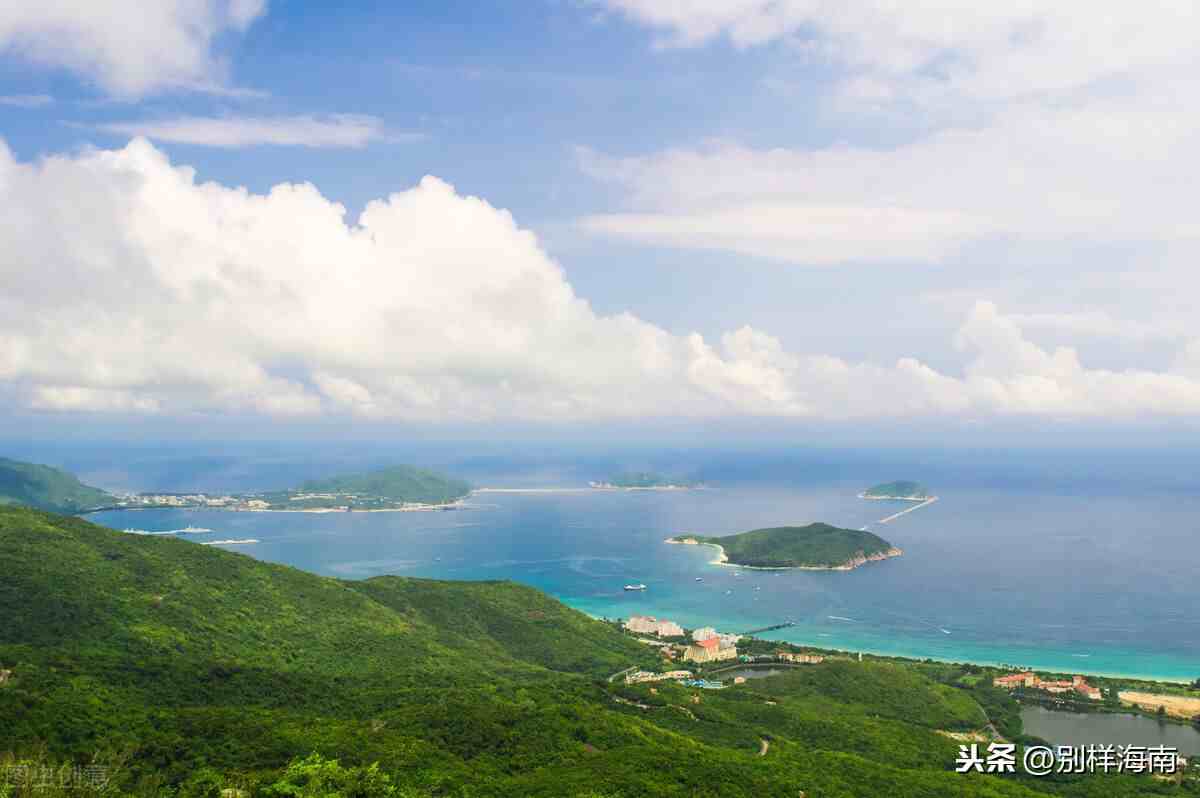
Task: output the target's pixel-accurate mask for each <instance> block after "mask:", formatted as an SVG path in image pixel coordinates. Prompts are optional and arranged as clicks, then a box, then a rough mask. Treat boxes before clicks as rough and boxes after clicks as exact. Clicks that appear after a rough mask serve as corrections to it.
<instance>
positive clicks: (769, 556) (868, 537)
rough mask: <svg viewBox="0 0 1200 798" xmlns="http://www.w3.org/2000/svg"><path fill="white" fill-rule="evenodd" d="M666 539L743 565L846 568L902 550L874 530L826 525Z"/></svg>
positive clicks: (727, 562) (833, 569)
mask: <svg viewBox="0 0 1200 798" xmlns="http://www.w3.org/2000/svg"><path fill="white" fill-rule="evenodd" d="M667 542H668V543H680V544H684V545H692V546H697V545H699V546H715V547H716V548H717V549H719V550H720V554H719V555H718V557H717V560H716V561H715V562H717V563H719V564H721V565H737V566H741V567H744V568H757V569H764V570H779V569H789V568H798V569H802V570H817V571H849V570H851V569H853V568H857V567H859V566H860V565H865V564H867V563H869V562H877V561H879V560H886V559H888V558H889V557H899V556H900V555H901V554H903V553H904V552H902V551H901V550H900V549H898V548H896V547H895V546H893V545H892V544H891V543H889V542H887V541H886V540H884V539H883V538H881V537H879V536H878V535H875V534H872V533H871V532H867V531H865V530H861V529H841V528H839V527H836V526H832V525H830V524H822V523H815V524H809V525H808V526H778V527H771V528H769V529H754V530H751V531H749V532H742V533H741V534H737V535H728V536H726V537H700V536H697V535H681V536H678V537H673V538H668V539H667Z"/></svg>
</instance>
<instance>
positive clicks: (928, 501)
mask: <svg viewBox="0 0 1200 798" xmlns="http://www.w3.org/2000/svg"><path fill="white" fill-rule="evenodd" d="M937 500H938V497H937V496H930V497H929V498H928V499H926V500H925V501H923V502H921V503H920V504H916V505H913V506H912V507H909V508H908V509H907V510H901V511H900V512H898V513H893V514H892V515H889V516H888V517H887V518H880V519H879V520H878V521H876V522H875V523H877V524H886V523H887V522H889V521H895V520H896V519H897V518H899V517H900V516H902V515H907V514H908V513H912V512H916V511H917V510H920V509H921V508H922V507H927V506H929V505H931V504H933V503H934V502H935V501H937Z"/></svg>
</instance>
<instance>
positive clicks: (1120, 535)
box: [91, 473, 1200, 681]
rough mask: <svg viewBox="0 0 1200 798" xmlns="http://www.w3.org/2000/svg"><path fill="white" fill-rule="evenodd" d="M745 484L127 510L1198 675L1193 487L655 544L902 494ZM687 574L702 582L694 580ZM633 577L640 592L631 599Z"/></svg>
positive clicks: (368, 555)
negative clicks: (330, 506) (810, 557)
mask: <svg viewBox="0 0 1200 798" xmlns="http://www.w3.org/2000/svg"><path fill="white" fill-rule="evenodd" d="M870 476H871V475H870V474H866V473H864V474H863V475H862V477H861V478H855V479H845V480H838V481H835V482H824V483H817V484H812V483H809V484H785V485H780V484H777V483H772V484H755V483H753V482H746V481H743V482H740V483H737V484H734V485H730V486H728V487H721V486H717V487H716V488H714V489H711V490H700V491H686V492H683V491H680V492H650V491H645V492H641V491H639V492H620V491H588V490H582V491H575V492H561V493H556V492H547V493H478V494H475V495H474V496H473V497H472V498H471V500H470V501H469V503H468V507H467V509H463V510H459V511H451V512H414V513H324V514H306V513H235V512H227V511H216V510H212V511H209V510H203V511H201V510H196V511H185V510H139V511H117V512H107V513H99V514H95V515H93V516H91V519H92V520H94V521H97V522H99V523H104V524H106V525H108V526H111V527H114V528H117V529H124V528H127V527H135V528H138V529H142V530H146V531H168V530H177V529H181V528H183V527H186V526H189V525H190V526H197V527H204V528H209V529H212V530H213V532H212V533H209V534H205V535H194V536H187V537H189V538H191V539H193V540H195V541H197V542H199V541H202V540H205V539H208V540H227V539H256V540H258V541H260V542H259V543H256V544H252V545H243V546H231V547H229V548H231V549H235V550H237V551H241V552H243V553H246V554H249V555H251V556H255V557H258V558H261V559H264V560H268V561H273V562H279V563H285V564H288V565H292V566H295V567H298V568H303V569H305V570H308V571H314V572H317V573H321V574H326V575H330V576H337V577H342V578H348V579H362V578H368V577H372V576H377V575H380V574H389V573H394V574H402V575H406V576H418V577H431V578H442V579H512V580H516V581H519V582H522V583H525V584H529V585H532V586H534V587H537V588H539V589H542V590H544V591H546V592H548V593H550V594H551V595H554V596H556V597H558V598H559V599H561V600H563V601H564V602H566V603H567V604H569V605H571V606H573V607H576V608H578V609H580V610H583V611H585V612H588V613H590V614H592V615H595V616H597V617H610V618H616V617H628V616H629V615H631V614H634V613H645V614H652V615H657V616H659V617H666V618H670V619H672V620H675V621H677V622H679V623H681V624H683V625H685V626H688V627H695V626H705V625H711V626H715V627H717V628H718V629H720V630H722V631H729V632H746V631H749V630H752V629H757V628H762V627H766V626H772V625H775V624H779V623H784V622H793V623H794V626H791V627H789V628H786V629H780V630H776V631H772V632H770V633H768V634H766V635H764V636H767V637H771V638H774V639H785V640H789V641H792V642H797V643H804V644H810V645H815V646H820V647H825V648H837V649H843V650H849V651H867V652H875V653H880V654H889V655H900V656H909V657H920V658H924V657H931V658H936V659H945V660H956V661H973V662H980V663H989V664H1014V665H1021V666H1026V667H1034V668H1039V669H1048V670H1057V671H1065V672H1084V673H1096V674H1111V675H1127V676H1140V677H1146V678H1158V679H1169V680H1188V681H1190V680H1192V679H1195V678H1197V677H1198V676H1200V616H1198V615H1197V612H1196V609H1197V607H1200V588H1198V587H1197V580H1196V579H1195V574H1196V573H1197V572H1200V547H1196V546H1195V545H1194V540H1195V536H1196V531H1197V530H1196V521H1195V519H1196V518H1198V517H1200V499H1198V498H1197V497H1195V496H1193V495H1190V493H1188V492H1181V491H1172V492H1169V493H1158V492H1155V491H1154V490H1140V491H1137V492H1131V493H1130V494H1129V495H1120V494H1112V493H1097V492H1089V491H1072V490H1064V489H1062V487H1061V486H1057V487H1055V488H1054V489H1052V490H1051V489H1047V490H1039V489H1037V488H1031V487H1029V486H1024V485H1023V486H1020V487H1005V488H999V489H989V488H985V487H980V486H979V485H978V484H964V485H960V486H957V487H954V486H951V489H945V490H943V489H940V488H939V489H938V491H937V492H938V493H939V494H940V496H941V500H940V501H939V502H938V503H936V504H933V505H930V506H928V507H924V508H922V509H920V510H918V511H916V512H913V513H910V514H908V515H905V516H903V517H902V518H899V519H897V520H896V521H894V522H892V523H890V524H887V525H884V526H878V525H872V526H871V527H870V528H871V530H872V531H874V532H876V533H877V534H880V535H881V536H883V537H885V538H886V539H888V540H889V541H891V542H892V543H893V544H895V545H897V546H899V547H901V548H902V549H904V556H902V557H899V558H895V559H891V560H888V561H885V562H881V563H872V564H869V565H867V566H865V567H862V568H858V569H855V570H854V571H849V572H820V571H751V570H743V569H737V568H731V567H721V566H717V565H714V564H712V563H711V562H710V560H711V559H712V556H713V550H712V549H709V548H705V547H691V546H675V545H668V544H665V543H664V542H663V541H664V539H665V538H667V537H669V536H672V535H676V534H680V533H684V532H690V533H696V534H703V535H723V534H732V533H735V532H739V531H744V530H747V529H753V528H756V527H762V526H777V525H781V524H802V523H807V522H810V521H818V520H820V521H826V522H829V523H834V524H838V525H842V526H846V527H851V528H858V527H861V526H864V525H868V524H873V523H874V522H875V521H877V520H878V519H880V518H883V517H884V516H886V515H889V514H891V513H893V512H895V511H896V510H897V509H902V508H903V507H905V506H907V505H904V504H902V503H893V502H869V501H863V500H860V499H858V498H856V494H857V492H858V491H860V490H861V489H862V488H863V487H864V486H866V485H868V484H871V482H873V481H876V480H872V479H870V478H869V477H870ZM697 578H699V579H700V580H702V581H697ZM630 582H641V583H645V584H646V585H647V589H646V590H645V591H641V592H628V591H624V590H623V589H622V587H623V585H625V584H627V583H630Z"/></svg>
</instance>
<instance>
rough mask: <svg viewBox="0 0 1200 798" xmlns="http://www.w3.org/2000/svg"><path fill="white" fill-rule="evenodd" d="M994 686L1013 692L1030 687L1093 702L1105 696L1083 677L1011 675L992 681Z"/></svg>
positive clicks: (998, 677)
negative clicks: (1047, 677)
mask: <svg viewBox="0 0 1200 798" xmlns="http://www.w3.org/2000/svg"><path fill="white" fill-rule="evenodd" d="M992 685H993V686H995V687H1003V688H1004V689H1005V690H1013V689H1016V688H1017V687H1029V688H1032V689H1034V690H1045V691H1046V692H1047V693H1077V694H1079V695H1081V696H1083V697H1084V698H1087V699H1090V700H1092V701H1099V700H1100V699H1101V698H1102V697H1103V695H1102V694H1101V692H1100V688H1099V687H1095V686H1093V685H1090V684H1088V682H1087V679H1085V678H1084V677H1083V676H1078V675H1076V676H1072V677H1071V679H1070V680H1069V681H1068V680H1066V679H1042V678H1041V677H1039V676H1038V675H1037V674H1036V673H1034V672H1033V671H1025V672H1024V673H1011V674H1009V675H1008V676H997V677H996V678H995V679H992Z"/></svg>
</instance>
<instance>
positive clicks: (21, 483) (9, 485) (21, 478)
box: [0, 457, 117, 513]
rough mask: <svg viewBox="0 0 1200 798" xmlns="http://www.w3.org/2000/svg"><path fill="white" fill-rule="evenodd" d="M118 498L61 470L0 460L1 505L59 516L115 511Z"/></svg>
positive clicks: (0, 458) (17, 461) (3, 458)
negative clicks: (92, 511)
mask: <svg viewBox="0 0 1200 798" xmlns="http://www.w3.org/2000/svg"><path fill="white" fill-rule="evenodd" d="M116 503H117V498H116V497H115V496H113V495H112V494H110V493H108V492H107V491H103V490H100V489H99V488H93V487H91V486H90V485H85V484H83V483H82V482H80V481H79V480H78V479H76V478H75V476H74V475H72V474H68V473H67V472H66V471H62V470H60V469H57V468H51V467H50V466H46V465H38V464H37V463H24V462H21V461H20V460H9V459H8V458H5V457H0V505H4V504H23V505H26V506H29V507H37V508H38V509H41V510H51V511H53V512H59V513H82V512H87V511H89V510H96V509H99V508H101V507H111V506H112V505H114V504H116Z"/></svg>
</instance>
